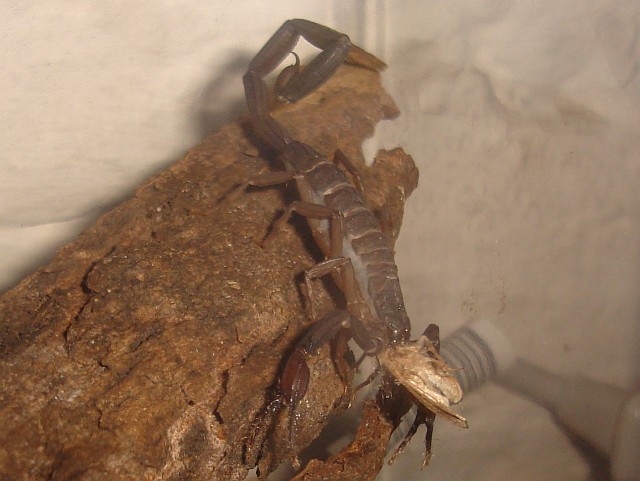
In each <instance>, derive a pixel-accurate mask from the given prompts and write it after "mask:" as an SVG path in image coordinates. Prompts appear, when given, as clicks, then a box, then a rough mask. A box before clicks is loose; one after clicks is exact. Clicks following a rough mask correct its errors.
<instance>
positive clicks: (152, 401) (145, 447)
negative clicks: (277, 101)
mask: <svg viewBox="0 0 640 481" xmlns="http://www.w3.org/2000/svg"><path fill="white" fill-rule="evenodd" d="M396 114H397V109H396V107H395V106H394V104H393V101H392V100H391V99H390V98H389V97H388V95H387V94H386V93H384V91H383V90H382V88H381V86H380V80H379V77H378V75H377V74H375V73H373V72H369V71H367V70H363V69H359V68H356V67H351V66H344V67H342V68H341V69H340V70H339V72H338V73H337V74H336V75H335V76H334V77H333V78H332V79H331V80H330V81H329V82H327V84H325V85H324V86H323V87H321V88H320V89H319V90H318V91H317V92H315V93H314V94H312V95H310V96H309V97H308V98H306V99H304V100H303V101H301V102H299V103H297V104H295V105H289V106H285V107H282V108H280V109H278V110H277V111H276V112H275V113H274V116H275V117H276V118H277V119H278V120H279V121H280V122H282V123H284V124H285V125H286V126H287V127H288V128H289V129H290V130H291V132H292V133H293V135H294V137H295V138H298V139H300V140H302V141H303V142H306V143H309V144H310V145H313V146H314V147H315V148H316V149H318V150H319V151H320V152H322V153H325V154H327V155H331V153H332V152H333V151H334V150H335V149H336V148H340V149H341V150H343V151H344V152H345V153H346V154H347V155H349V156H350V157H351V158H353V159H354V160H355V161H356V162H362V156H361V153H360V152H361V151H360V146H361V144H362V141H363V140H364V139H365V138H366V137H369V136H370V135H371V134H372V132H373V128H374V126H375V124H376V123H377V122H378V121H379V120H380V119H384V118H391V117H393V116H395V115H396ZM278 168H280V167H279V165H278V163H277V159H274V158H273V155H270V154H269V152H263V151H261V150H260V143H259V142H258V141H257V140H256V139H255V138H253V136H252V135H251V127H250V125H248V124H247V122H246V120H243V121H241V122H239V123H237V124H232V125H228V126H226V127H224V128H222V129H221V130H220V131H219V132H218V133H216V134H214V135H212V136H211V137H209V138H208V139H207V140H206V141H205V142H203V143H202V144H201V145H199V146H198V147H196V148H194V149H192V150H191V151H190V152H189V153H188V154H187V155H186V156H185V157H184V158H183V159H182V160H180V161H179V162H177V163H176V164H174V165H173V166H171V167H170V168H169V169H167V170H166V171H164V172H162V173H160V174H158V175H156V176H154V177H153V178H152V179H150V180H149V181H148V182H147V183H146V184H145V185H143V186H142V187H140V188H139V189H137V190H136V191H135V193H134V195H133V197H132V198H131V199H130V200H128V201H126V202H124V203H123V204H121V205H120V206H118V207H116V208H115V209H113V210H112V211H110V212H108V213H107V214H105V215H103V216H102V217H101V218H100V219H98V221H97V222H96V224H95V225H94V226H92V227H91V228H89V229H87V230H86V231H85V232H84V233H82V234H81V235H80V236H79V237H78V239H77V240H76V241H75V242H72V243H70V244H68V245H66V246H64V247H63V248H62V249H60V251H59V252H58V253H57V255H56V256H55V258H54V259H53V260H52V261H51V262H50V263H49V264H48V265H47V266H45V267H42V268H41V269H39V270H38V271H37V272H35V273H34V274H32V275H30V276H29V277H27V278H26V279H24V280H23V281H22V282H21V283H20V284H19V285H18V286H16V287H15V288H14V289H12V290H10V291H9V292H7V293H5V294H4V295H3V296H2V298H0V426H2V429H0V479H2V480H5V479H6V480H50V481H56V480H60V481H62V480H70V479H82V480H107V479H108V480H115V479H118V480H120V479H122V480H125V479H136V480H140V479H165V480H178V479H194V480H198V479H203V480H204V479H207V480H225V481H226V480H240V479H243V478H245V476H246V474H247V472H248V470H249V469H251V468H252V467H254V465H255V464H256V462H258V461H259V460H260V466H261V468H262V472H263V474H266V473H267V472H269V471H270V470H272V469H273V468H274V467H275V466H277V464H278V463H279V462H280V461H281V460H283V459H284V458H286V457H287V456H288V453H287V442H286V440H287V436H286V429H287V428H286V426H287V424H286V419H284V418H285V417H286V415H287V413H286V412H284V413H281V414H280V415H279V416H277V417H275V418H274V419H272V420H269V419H267V421H269V422H268V423H267V425H269V426H270V428H269V430H266V429H262V430H261V428H260V426H262V424H261V421H259V420H260V419H262V420H264V418H265V416H263V413H264V412H265V411H264V409H265V405H266V403H267V402H268V396H269V393H270V392H272V387H273V386H274V384H275V383H276V382H277V378H278V370H279V367H280V366H281V362H282V359H283V358H284V357H285V356H286V355H287V353H288V352H289V349H290V347H291V344H292V342H293V341H294V339H295V338H296V337H297V336H298V335H300V333H301V332H302V331H303V330H304V328H305V326H308V323H309V321H308V319H307V316H306V314H305V312H306V311H305V305H304V296H302V294H301V289H300V280H301V273H302V272H303V271H304V270H305V269H307V268H309V267H310V266H312V265H313V264H314V263H315V262H317V261H318V259H319V253H318V250H317V248H316V247H315V246H314V244H313V241H312V240H311V238H310V236H309V231H308V229H307V228H306V225H305V223H304V221H301V220H300V219H298V220H295V221H294V222H293V223H292V225H288V226H287V227H286V228H285V229H283V231H281V232H279V233H278V234H277V235H276V237H275V239H274V242H273V243H272V244H271V245H270V246H269V247H268V248H265V249H262V248H260V247H259V246H258V245H256V243H255V242H254V240H255V239H260V238H262V237H263V236H264V235H265V234H266V232H267V231H268V229H269V226H270V225H271V223H272V221H273V219H274V218H275V217H276V216H277V214H278V212H280V211H281V210H282V209H283V208H284V206H285V205H286V203H287V202H289V201H290V200H291V199H292V198H295V192H294V190H293V189H291V188H290V187H288V188H284V187H283V188H264V189H251V190H249V191H248V192H247V193H246V194H243V195H240V196H238V197H235V196H234V197H233V198H231V197H228V196H227V195H226V194H227V193H229V191H230V190H232V189H233V188H234V187H235V186H237V185H238V184H239V183H240V182H242V181H243V180H245V179H247V178H248V177H250V176H252V175H254V174H256V173H257V172H260V171H263V170H267V169H274V170H275V169H278ZM363 174H364V181H365V187H366V190H367V194H368V197H369V201H370V203H371V205H372V206H373V208H374V209H375V210H376V211H378V212H380V213H381V216H382V217H383V219H384V220H385V223H387V224H389V225H391V227H392V229H391V230H392V231H393V232H395V233H397V230H398V229H399V223H400V220H401V218H402V208H403V203H404V200H405V197H406V196H407V195H408V194H409V193H411V191H412V190H413V189H414V188H415V187H416V185H417V171H416V169H415V166H414V164H413V162H412V160H411V158H410V157H408V156H407V155H406V154H404V153H403V152H402V151H401V150H399V149H397V150H395V151H392V152H386V153H385V152H383V153H381V154H380V155H379V157H378V160H377V161H376V163H375V164H374V165H373V166H372V167H371V168H366V169H364V168H363ZM231 199H233V200H231ZM329 284H330V283H327V285H328V288H329V290H331V286H330V285H329ZM322 292H323V295H322V298H321V301H320V303H319V305H320V308H321V309H328V308H330V307H331V306H333V305H336V304H337V305H340V303H341V302H342V300H341V299H340V295H339V292H338V293H336V292H335V289H334V292H327V291H326V289H325V290H324V291H322ZM336 294H337V295H336ZM309 363H310V368H311V372H312V373H313V374H312V382H311V386H310V389H309V392H308V394H307V397H306V399H307V400H308V402H306V403H303V406H306V407H301V409H303V412H302V416H303V419H304V423H303V426H302V429H301V432H300V433H299V434H298V441H299V443H300V446H301V447H302V446H304V445H306V444H308V443H309V442H310V441H311V440H313V439H314V438H315V437H317V435H318V433H319V431H320V430H321V429H322V427H323V426H324V425H325V424H326V420H327V417H328V416H329V415H330V414H331V413H333V412H334V411H337V410H340V409H343V408H344V403H340V402H338V401H339V400H340V399H341V397H342V395H343V386H342V383H341V381H340V378H339V376H338V375H337V374H336V373H335V369H334V366H333V363H332V361H331V358H330V353H329V349H328V348H327V349H326V350H323V351H322V352H321V353H320V354H319V355H317V356H315V357H314V358H313V359H310V361H309ZM373 406H374V408H373V409H374V410H375V405H373ZM377 415H378V414H376V416H377ZM389 429H391V428H388V429H387V431H389ZM383 431H384V429H383ZM389 433H390V431H389V432H388V433H387V434H386V435H387V436H388V434H389ZM384 435H385V434H383V436H382V437H384ZM387 439H388V437H387ZM365 444H366V443H365ZM378 444H379V445H382V444H384V442H383V441H380V442H379V443H378ZM358 449H359V448H358ZM361 451H362V449H361ZM378 451H379V450H378ZM356 454H357V453H356ZM383 454H384V453H383V452H382V455H383ZM380 456H381V454H380V452H378V453H377V458H379V461H380V463H381V458H380ZM355 457H356V458H357V456H355ZM374 464H375V463H374ZM320 465H322V463H320ZM308 469H309V468H308ZM314 469H315V468H314ZM327 469H328V468H327ZM378 469H379V468H378ZM369 471H370V472H362V473H361V475H362V477H361V478H358V479H372V476H375V472H377V471H375V472H373V473H372V472H371V469H369ZM314 472H315V473H316V474H310V477H309V476H306V477H305V478H304V479H319V478H317V477H314V476H317V475H318V473H320V474H319V475H320V476H322V473H323V469H322V468H320V469H316V470H315V471H314ZM327 472H329V471H327ZM331 472H333V471H331ZM336 479H337V478H336ZM350 479H356V478H354V476H353V475H352V476H351V478H350Z"/></svg>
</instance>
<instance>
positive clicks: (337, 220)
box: [262, 200, 344, 319]
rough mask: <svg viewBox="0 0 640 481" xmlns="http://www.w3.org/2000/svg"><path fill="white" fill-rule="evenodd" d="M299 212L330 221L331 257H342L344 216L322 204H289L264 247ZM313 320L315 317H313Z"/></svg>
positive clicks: (263, 243) (297, 201) (300, 202)
mask: <svg viewBox="0 0 640 481" xmlns="http://www.w3.org/2000/svg"><path fill="white" fill-rule="evenodd" d="M294 212H297V213H298V214H300V215H302V216H304V217H308V218H311V219H317V220H329V231H330V234H329V235H330V240H329V242H330V244H329V245H330V254H329V255H330V256H331V257H337V256H340V255H342V233H343V232H344V225H343V222H344V220H343V217H342V215H341V214H340V213H339V212H338V211H336V210H333V209H331V208H329V207H326V206H324V205H321V204H313V203H311V202H304V201H300V200H294V201H293V202H291V204H289V206H288V207H287V209H286V210H285V212H284V214H282V216H281V217H280V218H279V219H278V220H277V221H276V223H275V224H274V226H273V229H271V232H270V233H269V235H267V237H266V238H265V239H264V240H263V241H262V245H263V246H266V245H267V244H268V243H269V242H271V239H272V238H273V236H274V235H275V234H276V233H277V232H278V231H279V230H280V229H281V228H282V226H283V225H284V224H285V223H286V222H287V221H288V220H289V218H290V217H291V214H292V213H294ZM312 319H315V317H313V316H312Z"/></svg>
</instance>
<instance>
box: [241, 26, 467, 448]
mask: <svg viewBox="0 0 640 481" xmlns="http://www.w3.org/2000/svg"><path fill="white" fill-rule="evenodd" d="M300 36H303V37H304V38H305V39H306V40H307V41H309V42H310V43H311V44H313V45H314V46H316V47H318V48H320V49H321V50H322V52H321V53H320V54H319V55H318V56H317V57H316V58H315V59H313V61H311V63H310V64H309V65H308V66H307V67H306V68H305V69H304V70H302V71H299V70H298V69H297V67H298V64H297V62H296V65H295V66H292V67H289V68H287V69H285V70H284V71H283V72H282V73H281V75H280V77H279V79H278V82H277V84H278V83H280V84H281V87H279V92H277V93H278V96H279V98H280V99H282V100H285V101H289V102H295V101H296V100H298V99H299V98H301V97H303V96H305V95H306V94H308V93H309V92H311V91H312V90H314V89H315V88H317V87H318V86H319V85H320V84H321V83H322V82H324V81H325V80H326V79H327V78H328V77H330V76H331V75H332V74H333V72H334V71H335V70H336V69H337V68H338V67H339V66H340V65H341V64H342V63H343V62H344V61H345V59H347V58H348V59H349V60H350V61H351V62H352V63H356V64H358V65H360V66H363V67H365V68H369V69H372V70H380V69H382V68H384V66H385V65H384V63H382V62H381V61H380V60H378V59H377V58H375V57H374V56H373V55H370V54H368V53H366V52H364V51H363V50H361V49H359V48H357V47H355V46H352V45H351V43H350V41H349V38H348V37H347V36H346V35H344V34H340V33H338V32H335V31H334V30H331V29H329V28H327V27H324V26H321V25H318V24H315V23H313V22H309V21H307V20H288V21H287V22H285V23H284V24H283V25H282V27H280V29H279V30H278V31H277V32H276V33H275V34H274V35H273V37H272V38H271V39H270V40H269V41H268V42H267V44H266V45H265V46H264V47H263V48H262V50H261V51H260V52H259V53H258V54H257V55H256V56H255V58H254V59H253V61H252V62H251V64H250V65H249V69H248V71H247V73H246V74H245V76H244V85H245V92H246V97H247V104H248V106H249V114H250V116H251V120H252V122H253V125H254V129H255V130H256V131H257V132H258V134H259V135H260V137H261V138H262V139H263V140H264V141H266V142H267V143H268V144H269V146H270V147H271V148H273V149H274V150H275V151H277V152H278V153H279V156H280V158H281V160H282V162H283V163H284V165H285V168H286V171H285V172H282V171H281V172H269V173H266V174H262V175H260V176H257V177H256V178H254V179H252V180H250V181H249V182H247V185H256V186H268V185H274V184H278V183H282V182H286V181H288V180H295V181H296V184H297V189H298V193H299V195H300V199H301V200H300V201H295V202H294V203H292V204H291V206H289V208H288V212H287V214H286V215H285V216H283V217H282V218H281V219H280V220H279V221H278V222H279V223H282V222H283V221H284V220H286V218H287V217H288V215H289V214H290V213H291V212H293V211H296V212H298V213H300V214H302V215H304V216H306V217H307V218H308V220H309V224H310V227H311V230H312V232H313V234H314V238H315V240H316V242H317V243H318V245H319V246H320V248H321V249H322V251H323V252H324V254H325V255H326V257H327V259H326V260H325V261H323V262H321V263H319V264H317V265H316V266H314V267H312V268H311V269H309V270H308V271H307V272H306V273H305V274H306V275H305V281H306V283H307V289H308V291H311V286H312V284H311V280H312V279H314V278H318V277H322V276H325V275H330V274H340V275H339V276H338V279H339V284H340V286H341V287H342V289H343V291H344V293H345V297H346V300H347V309H346V310H344V311H333V312H331V313H329V314H327V315H326V316H325V317H323V318H322V319H320V320H317V322H316V323H315V324H314V325H313V326H312V327H311V328H310V329H309V330H308V332H307V333H306V334H305V335H304V336H303V337H302V338H301V339H300V340H299V341H298V343H297V345H296V348H295V349H294V351H293V353H292V355H291V356H290V357H289V359H288V360H287V362H286V365H285V369H284V371H283V374H282V379H281V383H280V386H281V389H282V391H283V392H284V394H285V397H286V398H287V400H288V402H289V403H290V405H291V410H292V417H291V419H292V421H291V429H290V431H291V432H290V435H291V444H294V442H293V436H294V434H295V433H294V431H295V423H296V422H297V421H296V416H294V415H293V411H294V410H295V407H296V405H297V404H298V403H299V402H300V400H301V398H302V396H303V395H304V393H305V392H306V389H307V385H308V379H309V372H308V367H307V365H306V361H305V360H304V357H305V355H307V354H310V353H313V352H315V351H316V350H317V348H318V347H319V346H320V345H321V344H323V343H326V342H327V341H329V340H331V339H332V338H334V337H335V336H336V335H337V333H338V332H339V331H340V330H341V329H342V328H348V329H349V331H350V333H351V335H352V336H353V338H354V340H355V341H356V343H357V344H358V345H359V346H360V347H361V348H362V349H363V351H364V353H365V354H368V355H375V356H377V357H378V359H379V360H380V362H381V363H382V365H383V367H385V368H386V369H387V370H388V371H389V372H391V373H392V374H393V375H394V376H395V377H396V379H397V381H398V382H400V383H403V384H406V386H407V389H409V391H410V392H411V393H412V394H413V395H414V396H416V398H418V400H419V402H420V403H421V404H423V405H425V406H426V408H427V409H430V410H432V411H436V412H438V413H440V414H443V415H445V416H447V418H448V419H449V420H451V421H453V422H455V423H457V424H459V425H466V421H465V420H464V418H462V417H460V416H459V415H457V414H455V413H453V412H452V411H450V410H449V409H448V405H449V404H450V403H455V402H457V401H459V399H460V398H461V391H460V388H459V386H458V385H457V382H456V381H455V378H453V376H451V375H450V373H449V372H448V370H447V368H446V365H444V363H443V362H442V360H441V359H440V358H439V357H438V355H437V348H434V346H433V344H432V343H431V341H429V340H428V339H427V338H426V337H424V336H423V337H422V338H420V340H419V341H413V342H412V341H410V340H409V336H410V330H411V326H410V322H409V318H408V316H407V313H406V311H405V307H404V302H403V299H402V292H401V289H400V282H399V279H398V269H397V266H396V264H395V259H394V252H393V249H392V248H391V246H390V242H389V240H388V239H387V238H386V237H385V235H384V234H383V232H382V229H381V227H380V222H379V221H378V219H377V218H376V216H375V215H374V213H373V212H372V211H371V210H370V209H369V207H368V206H367V203H366V202H365V200H364V198H363V196H362V195H361V193H360V192H359V191H358V190H357V189H356V188H354V186H353V184H352V183H351V182H350V181H349V178H348V177H347V175H346V174H345V173H344V172H343V170H342V169H340V168H338V167H337V166H336V165H335V163H334V162H331V161H329V160H328V159H326V158H325V157H323V156H322V155H320V154H319V153H318V152H317V151H316V150H314V149H313V148H312V147H311V146H309V145H307V144H304V143H302V142H299V141H297V140H295V139H293V138H292V136H291V134H290V133H289V132H288V131H287V130H286V129H285V128H284V127H283V126H282V125H280V124H278V123H277V122H276V121H275V120H274V119H273V118H272V117H271V115H270V114H269V106H268V104H269V103H268V101H267V98H268V95H267V87H266V84H265V82H264V77H265V76H266V75H267V74H269V73H270V72H271V71H273V70H274V69H275V68H276V67H277V66H278V65H279V64H280V62H282V60H284V58H285V57H286V56H287V55H288V54H289V52H290V51H291V49H292V48H293V47H294V46H295V44H296V42H297V40H298V38H299V37H300ZM277 88H278V87H277ZM343 162H345V164H346V166H347V168H348V167H349V165H348V159H343ZM348 170H349V169H348ZM350 170H351V171H353V169H350ZM278 225H279V224H276V226H275V227H274V231H275V230H276V227H277V226H278ZM309 297H310V299H309V301H310V302H311V311H312V315H313V298H312V297H313V296H312V294H311V292H309ZM407 351H410V352H409V353H407ZM407 354H408V356H409V357H408V356H407ZM412 355H413V357H411V356H412ZM410 357H411V359H413V362H415V360H416V359H417V360H418V361H420V360H421V359H424V362H422V361H420V362H419V364H420V363H421V364H422V366H418V367H416V369H417V370H418V371H419V372H417V378H420V379H419V380H418V381H416V380H415V379H414V378H413V377H411V374H412V373H413V368H412V367H411V366H405V365H403V362H404V360H405V359H409V358H410ZM407 368H408V369H409V370H410V371H411V372H410V373H408V374H405V371H406V370H407ZM398 376H404V377H406V378H407V379H404V380H403V379H400V378H399V377H398ZM410 377H411V379H409V378H410ZM405 381H406V383H405ZM416 383H417V384H416ZM421 383H422V384H421ZM456 388H457V391H456ZM432 393H435V395H433V396H432V395H431V394H432ZM427 404H428V405H427ZM423 414H424V413H423ZM425 419H426V417H425V416H424V415H422V417H421V418H420V421H421V422H424V421H425ZM431 420H432V418H431ZM292 448H293V449H294V451H295V446H292ZM294 461H295V455H294Z"/></svg>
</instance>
